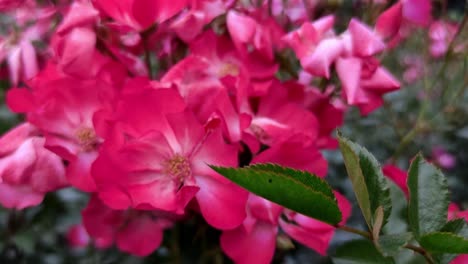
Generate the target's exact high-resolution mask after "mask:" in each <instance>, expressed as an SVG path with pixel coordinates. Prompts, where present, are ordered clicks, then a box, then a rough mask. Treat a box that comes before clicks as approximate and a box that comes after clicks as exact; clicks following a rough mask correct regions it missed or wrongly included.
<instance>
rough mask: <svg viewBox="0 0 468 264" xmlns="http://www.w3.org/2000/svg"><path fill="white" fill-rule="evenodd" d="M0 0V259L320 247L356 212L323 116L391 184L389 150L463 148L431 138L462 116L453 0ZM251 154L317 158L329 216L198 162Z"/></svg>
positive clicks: (307, 162)
mask: <svg viewBox="0 0 468 264" xmlns="http://www.w3.org/2000/svg"><path fill="white" fill-rule="evenodd" d="M438 7H441V8H440V10H439V8H438ZM0 12H1V13H0V24H1V25H2V29H1V30H0V62H1V63H2V64H1V65H0V79H2V83H1V86H2V88H4V91H2V98H3V99H4V101H5V104H6V105H7V107H8V109H9V110H6V109H3V110H2V111H4V112H5V113H6V114H5V115H4V116H5V118H7V119H5V123H6V126H5V127H2V129H3V131H5V134H4V135H3V136H2V137H1V138H0V205H1V207H3V208H4V209H2V211H0V217H1V218H2V219H5V221H3V222H0V223H1V224H0V227H1V228H2V229H3V230H6V231H5V232H3V231H0V233H1V235H0V237H2V241H3V242H0V250H2V252H3V253H2V256H1V258H0V260H2V259H5V261H13V262H15V261H20V260H22V259H23V260H26V261H29V260H31V259H34V258H35V257H38V256H47V257H51V258H53V259H55V261H59V262H60V261H66V260H69V259H73V260H76V259H80V260H83V261H87V260H89V258H95V257H96V256H97V258H98V259H99V261H102V262H106V261H109V262H113V261H117V262H119V261H123V260H124V259H127V260H128V259H132V258H133V257H132V256H138V257H139V261H151V260H154V261H174V262H183V261H186V260H190V259H191V260H193V259H194V258H196V259H199V260H200V261H205V262H210V261H216V263H219V262H220V261H222V260H223V259H230V260H231V261H233V262H235V263H270V262H272V261H282V260H287V259H295V260H297V261H298V262H300V261H301V260H300V258H301V257H303V256H304V255H306V256H307V257H308V258H309V259H319V258H324V257H320V255H322V256H327V255H329V254H330V252H332V251H333V249H334V248H335V247H336V245H337V243H338V242H337V241H340V240H342V238H344V237H346V235H343V233H342V232H341V231H338V232H337V235H336V236H335V239H334V240H333V237H334V234H335V231H337V229H347V225H352V226H360V225H361V224H362V219H360V218H359V216H357V215H358V214H356V210H353V207H356V206H353V203H354V201H355V200H354V199H355V198H354V196H353V195H352V194H351V193H350V188H349V181H347V180H344V179H343V178H342V175H345V174H346V173H345V172H344V171H343V160H342V159H341V158H339V156H337V152H336V149H337V148H338V145H339V144H338V140H337V137H336V133H335V131H336V129H338V128H340V129H342V130H343V131H344V132H345V133H347V134H350V135H353V136H354V137H355V138H358V139H359V138H360V140H358V141H360V142H365V143H367V145H370V144H372V146H379V148H377V149H375V151H374V149H372V147H371V150H372V152H375V153H377V154H376V155H377V156H378V157H379V158H381V160H386V163H387V164H386V165H385V166H384V168H383V172H384V174H385V175H386V176H387V177H388V178H390V179H391V180H393V181H394V182H395V184H396V185H397V186H398V187H400V188H401V190H402V191H403V192H404V195H406V197H409V192H408V186H407V185H406V184H407V180H406V173H405V172H404V171H401V170H400V169H399V167H400V168H402V167H407V166H408V163H409V161H410V157H412V156H414V154H415V151H414V148H423V150H424V152H425V153H429V155H430V158H431V160H432V162H433V163H434V164H436V165H437V166H439V167H440V168H442V169H445V170H448V171H456V170H457V169H458V168H460V167H461V166H462V165H463V162H464V161H466V157H465V156H466V155H465V156H463V157H458V156H457V155H456V154H455V155H452V154H451V151H453V150H456V149H457V146H455V145H452V146H450V145H449V147H448V148H447V147H446V146H447V145H448V144H447V143H446V142H444V141H449V140H451V142H452V143H453V142H456V140H457V139H458V138H455V139H454V138H453V134H456V133H459V134H460V135H462V136H459V137H461V138H463V137H464V138H466V131H464V130H463V129H465V130H466V128H463V126H465V125H466V123H464V122H463V120H466V121H468V118H466V116H468V115H466V113H467V110H466V109H465V108H464V106H463V104H462V103H463V102H466V101H463V100H464V99H466V98H465V88H466V86H467V84H466V65H467V61H466V56H467V51H466V50H467V49H468V47H467V45H468V43H467V42H466V39H467V38H466V37H467V36H466V35H467V33H466V31H465V30H463V29H464V27H465V24H466V20H467V14H466V13H465V14H461V12H460V8H457V6H455V5H453V4H450V5H449V3H448V2H446V1H441V3H439V2H437V3H431V1H429V0H414V1H413V0H400V1H357V0H356V1H352V4H348V3H345V1H335V2H334V1H331V2H327V1H308V0H307V1H296V0H289V1H275V0H267V1H256V2H255V1H250V2H249V1H225V0H192V1H180V0H176V1H167V0H160V1H155V0H149V1H148V0H147V1H144V0H134V1H107V0H92V1H88V0H76V1H62V0H59V1H34V0H25V1H0ZM350 14H354V15H355V16H351V15H350ZM422 39H423V40H424V41H422ZM411 49H414V50H411ZM411 56H412V57H411ZM405 65H406V66H407V67H408V69H405V68H404V67H405ZM439 99H440V100H439ZM356 110H358V111H359V113H358V112H357V111H356ZM2 113H3V112H2ZM13 113H15V114H13ZM415 113H416V114H415ZM453 113H459V114H460V115H461V116H462V117H460V118H457V117H455V118H454V119H456V120H452V123H450V120H451V119H450V118H452V117H451V116H450V114H453ZM441 116H442V119H443V121H444V122H447V123H450V124H447V126H446V127H447V128H448V129H447V131H448V132H447V131H446V133H447V135H445V136H442V134H441V133H436V132H438V131H436V130H434V129H433V128H434V127H436V125H437V124H441V123H440V122H439V119H440V117H441ZM1 118H3V117H1ZM457 119H460V120H462V121H461V122H460V123H457V122H456V121H457ZM7 121H8V122H7ZM15 125H17V126H15ZM6 130H9V131H6ZM389 131H390V132H389ZM463 131H464V132H463ZM376 132H377V133H376ZM430 132H433V133H430ZM450 133H452V134H450ZM463 133H464V134H463ZM428 134H430V135H431V137H430V139H431V141H427V142H424V141H422V140H421V139H419V137H418V136H419V135H425V136H427V135H428ZM457 135H458V134H457ZM418 140H419V141H418ZM382 142H385V144H386V145H383V144H382ZM389 142H390V143H389ZM465 143H466V142H465ZM427 144H429V145H427ZM459 159H462V160H461V162H460V161H459ZM263 163H274V164H278V165H282V166H286V167H290V168H294V169H297V170H302V171H305V172H308V173H311V174H313V175H316V176H318V177H319V178H324V177H325V176H327V175H328V177H327V180H328V182H329V183H330V184H331V185H332V186H333V187H334V189H335V190H334V191H333V193H332V194H331V195H333V197H336V200H337V206H338V207H337V208H338V209H339V211H340V212H341V215H342V217H341V221H338V222H337V223H335V224H331V223H325V222H321V221H319V220H317V219H314V218H311V217H309V216H306V215H304V214H301V213H300V212H295V211H293V210H291V209H288V208H287V207H285V206H282V205H279V204H276V203H274V202H271V201H268V200H266V199H264V198H262V197H260V196H258V195H256V194H254V193H250V192H248V191H247V190H245V189H243V188H241V187H239V186H238V185H236V184H235V183H233V182H231V181H229V180H228V179H226V178H225V177H223V176H222V175H220V174H219V173H217V172H216V171H215V170H213V169H212V168H211V167H210V166H222V167H233V168H241V167H245V166H248V165H253V164H263ZM459 178H460V177H453V178H450V179H455V180H454V181H453V182H456V181H459V180H460V179H459ZM461 181H463V180H461ZM453 185H456V184H453ZM453 189H454V193H455V194H456V195H455V196H454V197H455V201H456V202H457V203H458V204H460V205H462V206H464V205H466V204H465V203H466V201H468V199H467V198H468V197H465V196H464V195H458V194H457V188H456V187H454V188H453ZM393 192H396V193H398V192H399V191H398V189H397V188H393V189H392V193H393ZM459 193H460V192H459ZM278 195H281V194H278ZM44 197H45V198H44ZM402 197H404V196H402ZM402 197H400V198H402ZM400 200H401V206H402V207H405V206H406V204H405V203H406V202H405V199H404V198H402V199H400ZM395 210H396V209H395ZM352 212H354V213H353V214H352ZM448 212H449V218H450V219H452V218H459V217H464V218H465V219H466V216H465V215H466V214H464V210H462V209H460V208H458V207H457V206H456V205H455V203H453V204H452V205H451V206H450V208H449V211H448ZM397 213H398V212H397ZM392 215H393V214H392ZM52 218H53V220H50V219H52ZM393 218H394V219H393ZM393 218H390V219H393V220H391V221H390V222H391V223H398V216H396V217H393ZM348 220H349V221H348ZM401 228H404V227H401ZM42 234H47V235H48V236H44V237H43V239H42V238H41V239H42V240H45V241H42V240H41V239H36V238H32V237H42ZM47 239H48V240H47ZM61 239H67V240H68V241H69V246H68V247H66V246H63V245H61V244H63V243H60V240H61ZM46 240H47V241H46ZM293 241H294V242H293ZM300 245H303V246H305V247H307V248H309V249H311V250H313V251H315V252H316V253H318V254H317V255H312V256H311V255H310V254H313V253H310V252H312V251H303V250H304V247H303V246H300ZM330 246H331V250H329V247H330ZM54 247H63V250H62V251H63V252H57V253H56V254H49V253H46V252H49V251H50V248H54ZM294 247H296V250H293V248H294ZM115 249H118V250H115ZM303 252H306V253H303ZM127 254H128V255H127ZM464 257H465V256H460V257H458V258H457V259H455V260H454V262H453V263H461V262H457V261H463V260H461V259H462V258H464ZM416 258H417V257H416ZM417 260H418V259H417ZM419 260H421V259H419ZM129 261H132V260H129ZM134 261H136V260H134ZM402 261H403V260H402ZM405 261H406V260H405Z"/></svg>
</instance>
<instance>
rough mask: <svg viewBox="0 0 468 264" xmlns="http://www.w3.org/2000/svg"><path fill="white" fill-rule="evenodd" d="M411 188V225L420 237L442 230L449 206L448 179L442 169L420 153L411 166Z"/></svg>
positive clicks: (415, 233)
mask: <svg viewBox="0 0 468 264" xmlns="http://www.w3.org/2000/svg"><path fill="white" fill-rule="evenodd" d="M408 189H409V194H410V198H409V205H408V217H409V224H410V229H411V231H413V233H414V235H415V237H416V239H418V238H419V237H420V236H422V235H424V234H428V233H431V232H436V231H439V230H440V229H441V228H442V227H443V226H444V225H445V222H446V220H447V210H448V205H449V193H448V186H447V180H446V178H445V177H444V175H443V174H442V172H440V170H438V169H437V168H435V167H434V165H432V164H430V163H428V162H427V161H425V160H424V159H423V158H422V156H421V155H417V156H416V157H415V159H414V160H413V162H412V163H411V166H410V168H409V172H408ZM418 241H419V240H418Z"/></svg>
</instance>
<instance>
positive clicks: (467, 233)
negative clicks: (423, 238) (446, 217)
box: [440, 218, 468, 237]
mask: <svg viewBox="0 0 468 264" xmlns="http://www.w3.org/2000/svg"><path fill="white" fill-rule="evenodd" d="M440 231H441V232H450V233H454V234H457V235H460V236H463V237H468V225H467V224H466V221H465V219H463V218H458V219H453V220H451V221H448V222H447V223H446V224H445V225H444V226H443V227H442V228H441V229H440Z"/></svg>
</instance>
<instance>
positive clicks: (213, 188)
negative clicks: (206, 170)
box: [196, 176, 247, 230]
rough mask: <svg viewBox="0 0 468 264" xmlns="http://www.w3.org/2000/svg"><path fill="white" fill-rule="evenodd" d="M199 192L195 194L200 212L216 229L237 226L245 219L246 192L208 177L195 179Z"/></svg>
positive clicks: (233, 185) (229, 183) (228, 183)
mask: <svg viewBox="0 0 468 264" xmlns="http://www.w3.org/2000/svg"><path fill="white" fill-rule="evenodd" d="M196 181H197V184H198V186H200V191H199V192H198V193H197V194H196V198H197V201H198V204H199V206H200V211H201V214H202V215H203V217H204V218H205V220H206V221H207V222H208V224H210V225H212V226H213V227H215V228H218V229H222V230H225V229H232V228H235V227H236V226H239V225H240V224H241V223H242V221H244V219H245V217H246V211H245V206H246V203H247V192H246V191H245V190H243V189H241V188H240V187H238V186H237V185H235V184H233V183H231V182H227V183H224V182H220V181H218V180H215V179H213V178H212V177H210V176H198V177H196Z"/></svg>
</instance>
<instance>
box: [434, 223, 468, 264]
mask: <svg viewBox="0 0 468 264" xmlns="http://www.w3.org/2000/svg"><path fill="white" fill-rule="evenodd" d="M440 231H441V232H450V233H454V234H457V235H459V236H462V237H465V239H466V238H467V237H468V225H467V224H466V221H465V219H454V220H451V221H449V222H447V223H446V224H445V225H444V227H442V229H441V230H440ZM456 256H457V254H434V258H435V259H437V261H438V263H441V264H445V263H450V261H452V259H454V258H455V257H456Z"/></svg>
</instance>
